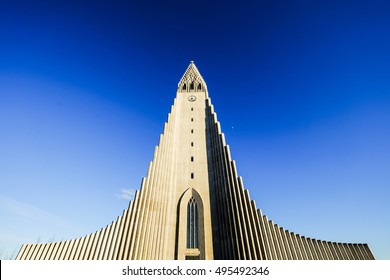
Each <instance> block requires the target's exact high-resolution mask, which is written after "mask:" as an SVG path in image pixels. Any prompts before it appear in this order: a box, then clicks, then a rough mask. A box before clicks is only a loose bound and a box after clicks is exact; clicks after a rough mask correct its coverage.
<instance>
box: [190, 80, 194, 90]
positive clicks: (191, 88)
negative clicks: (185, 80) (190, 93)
mask: <svg viewBox="0 0 390 280" xmlns="http://www.w3.org/2000/svg"><path fill="white" fill-rule="evenodd" d="M193 89H194V82H192V83H191V84H190V90H193Z"/></svg>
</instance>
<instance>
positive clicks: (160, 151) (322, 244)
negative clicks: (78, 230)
mask: <svg viewBox="0 0 390 280" xmlns="http://www.w3.org/2000/svg"><path fill="white" fill-rule="evenodd" d="M16 258H17V259H60V260H63V259H76V260H77V259H106V260H107V259H117V260H122V259H153V260H158V259H180V260H183V259H206V260H211V259H240V260H253V259H374V256H373V254H372V253H371V251H370V249H369V247H368V245H367V244H351V243H336V242H329V241H321V240H316V239H312V238H307V237H304V236H300V235H299V234H295V233H293V232H290V231H288V230H285V229H283V228H282V227H280V226H278V225H276V224H274V223H273V222H272V221H271V220H269V219H268V218H267V217H266V216H264V215H263V214H262V212H261V210H260V209H257V207H256V204H255V202H254V201H253V200H251V199H250V196H249V192H248V191H247V190H245V189H244V186H243V182H242V179H241V177H239V176H238V174H237V170H236V165H235V162H234V161H233V160H232V159H231V157H230V151H229V146H228V145H227V144H226V142H225V138H224V135H223V134H222V132H221V127H220V124H219V122H218V120H217V115H216V113H215V112H214V108H213V105H212V104H211V100H210V98H209V97H208V92H207V86H206V83H205V81H204V80H203V78H202V76H201V75H200V73H199V71H198V69H197V67H196V66H195V64H194V63H193V62H191V63H190V65H189V66H188V68H187V70H186V71H185V73H184V75H183V77H182V78H181V80H180V82H179V84H178V88H177V94H176V98H175V100H174V103H173V105H172V107H171V112H170V113H169V114H168V120H167V122H166V123H165V125H164V133H163V134H162V135H161V136H160V141H159V145H158V146H157V147H156V149H155V153H154V158H153V161H152V162H151V163H150V166H149V169H148V174H147V177H146V178H144V179H143V180H142V186H141V189H140V190H139V191H137V192H136V195H135V198H134V200H133V201H132V202H130V204H129V208H128V209H126V210H125V211H124V212H123V215H121V216H119V217H118V218H117V220H116V221H114V222H113V223H112V224H111V225H108V226H107V227H105V228H102V229H101V230H99V231H97V232H95V233H92V234H90V235H87V236H84V237H81V238H77V239H72V240H68V241H61V242H53V243H46V244H24V245H23V246H22V248H21V249H20V251H19V253H18V255H17V257H16Z"/></svg>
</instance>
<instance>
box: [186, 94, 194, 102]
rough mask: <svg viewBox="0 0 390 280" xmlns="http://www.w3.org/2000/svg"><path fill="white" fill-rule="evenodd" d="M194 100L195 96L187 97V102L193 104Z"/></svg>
mask: <svg viewBox="0 0 390 280" xmlns="http://www.w3.org/2000/svg"><path fill="white" fill-rule="evenodd" d="M195 100H196V96H195V95H190V96H189V97H188V101H190V102H194V101H195Z"/></svg>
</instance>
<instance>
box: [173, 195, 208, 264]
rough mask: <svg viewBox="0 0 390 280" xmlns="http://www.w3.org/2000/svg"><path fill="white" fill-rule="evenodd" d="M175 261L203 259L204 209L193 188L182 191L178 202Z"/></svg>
mask: <svg viewBox="0 0 390 280" xmlns="http://www.w3.org/2000/svg"><path fill="white" fill-rule="evenodd" d="M176 224H177V242H176V259H179V260H184V259H200V260H204V259H205V253H206V252H205V249H206V248H205V240H204V236H205V233H204V208H203V201H202V198H201V196H200V194H199V193H198V192H197V191H196V190H195V189H194V188H188V189H186V190H185V191H184V193H183V194H182V196H181V197H180V199H179V202H178V221H177V223H176Z"/></svg>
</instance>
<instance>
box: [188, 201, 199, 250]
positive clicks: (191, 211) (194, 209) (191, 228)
mask: <svg viewBox="0 0 390 280" xmlns="http://www.w3.org/2000/svg"><path fill="white" fill-rule="evenodd" d="M187 248H190V249H192V248H198V205H197V204H196V200H195V198H194V197H191V198H190V200H189V201H188V205H187Z"/></svg>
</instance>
